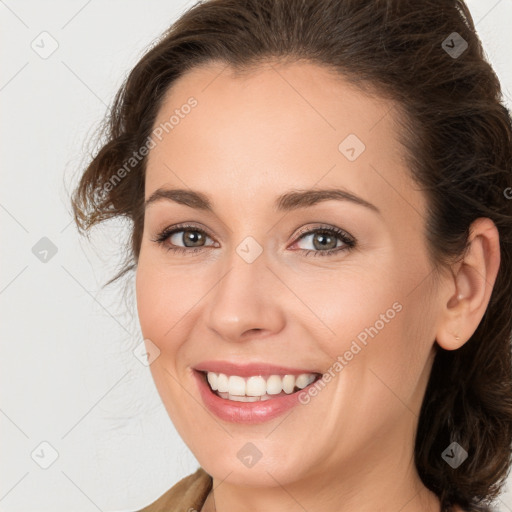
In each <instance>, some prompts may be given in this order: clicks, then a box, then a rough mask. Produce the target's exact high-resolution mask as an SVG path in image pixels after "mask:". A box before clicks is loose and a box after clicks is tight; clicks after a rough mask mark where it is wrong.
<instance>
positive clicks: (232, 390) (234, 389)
mask: <svg viewBox="0 0 512 512" xmlns="http://www.w3.org/2000/svg"><path fill="white" fill-rule="evenodd" d="M228 382H229V390H228V392H229V394H230V395H238V396H245V379H243V378H242V377H238V375H231V376H230V377H229V381H228Z"/></svg>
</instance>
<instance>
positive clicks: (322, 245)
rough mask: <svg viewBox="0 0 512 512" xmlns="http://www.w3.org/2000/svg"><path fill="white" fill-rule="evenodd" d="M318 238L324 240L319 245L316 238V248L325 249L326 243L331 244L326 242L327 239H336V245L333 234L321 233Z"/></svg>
mask: <svg viewBox="0 0 512 512" xmlns="http://www.w3.org/2000/svg"><path fill="white" fill-rule="evenodd" d="M318 239H322V240H324V242H320V244H319V246H318V247H317V244H316V240H317V239H315V243H314V245H315V248H316V249H318V248H324V249H325V247H326V245H328V244H329V243H328V242H327V243H326V242H325V241H326V240H327V241H329V240H330V241H331V242H332V241H333V240H334V245H336V240H335V239H334V237H332V236H331V235H325V234H319V235H318ZM331 248H332V249H334V247H329V249H331Z"/></svg>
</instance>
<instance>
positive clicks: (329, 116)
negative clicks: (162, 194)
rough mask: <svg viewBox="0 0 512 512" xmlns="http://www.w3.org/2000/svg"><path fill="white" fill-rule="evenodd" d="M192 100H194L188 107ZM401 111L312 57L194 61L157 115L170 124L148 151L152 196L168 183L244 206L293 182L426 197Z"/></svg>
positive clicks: (365, 194) (148, 183)
mask: <svg viewBox="0 0 512 512" xmlns="http://www.w3.org/2000/svg"><path fill="white" fill-rule="evenodd" d="M191 98H193V100H194V102H195V106H194V107H193V108H188V107H187V108H184V106H186V105H187V104H190V99H191ZM396 112H397V109H396V108H395V105H394V104H393V103H392V102H391V101H390V100H386V99H383V98H382V97H380V96H378V95H376V94H371V93H364V92H362V91H361V90H360V89H359V88H357V87H356V86H355V85H353V84H351V83H350V82H349V81H347V80H346V79H345V78H344V77H342V76H340V75H339V74H334V73H332V72H330V71H329V70H328V69H326V68H324V67H322V66H319V65H317V64H313V63H310V62H296V63H290V64H278V63H267V64H265V65H261V66H259V67H257V68H256V67H255V68H252V69H250V70H246V71H244V72H236V71H235V70H233V69H232V68H231V67H229V66H227V65H226V64H225V63H210V64H208V65H203V66H200V67H197V68H194V69H192V70H190V71H188V72H187V73H185V74H184V75H183V76H182V77H180V78H179V79H178V80H177V81H176V82H175V83H174V84H173V86H172V88H171V89H170V90H169V91H168V93H167V94H166V97H165V99H164V101H163V103H162V105H161V108H160V110H159V112H158V115H157V118H156V121H155V123H154V128H157V127H162V126H164V127H165V123H167V126H168V130H167V131H165V130H164V131H163V133H162V140H161V141H159V140H155V142H156V143H157V144H156V146H155V147H154V148H153V149H151V151H150V154H149V158H148V165H147V175H146V198H147V197H149V195H151V193H152V191H154V190H155V189H156V188H158V187H162V186H164V185H168V186H173V187H178V186H179V188H187V187H188V188H193V189H194V190H200V191H203V192H205V193H207V194H208V193H210V192H211V194H215V193H217V194H218V195H219V201H224V202H226V201H229V200H231V199H234V198H235V196H236V197H238V198H239V201H240V204H242V203H243V202H245V204H247V202H246V201H248V200H251V198H255V197H259V198H260V203H261V198H264V197H266V196H269V193H272V197H269V204H270V199H273V198H274V196H275V195H278V193H279V191H280V190H283V191H284V190H289V189H290V187H295V188H301V189H306V188H312V187H314V186H317V187H318V186H327V187H329V186H340V185H342V186H344V187H346V188H347V189H349V190H351V191H352V192H353V193H355V194H358V195H359V196H362V197H371V196H373V197H374V199H375V201H373V202H374V203H378V202H379V196H380V198H382V199H385V198H386V195H387V198H388V199H389V198H390V197H391V196H394V199H395V200H396V199H397V197H396V194H397V193H398V194H399V195H405V196H408V195H409V196H410V201H415V202H417V203H421V201H422V197H421V196H420V195H419V194H417V196H416V197H414V192H411V188H413V183H412V181H411V179H410V173H409V172H408V169H407V167H406V162H405V159H404V155H405V150H404V149H403V148H402V146H401V144H400V142H399V128H398V125H397V123H396V115H397V114H396ZM173 115H174V118H175V119H174V122H173V123H172V126H171V127H169V124H170V123H169V120H170V118H171V116H173ZM385 189H386V190H385ZM260 192H261V193H260ZM411 194H412V197H411ZM410 201H409V202H410ZM418 208H420V206H419V205H418Z"/></svg>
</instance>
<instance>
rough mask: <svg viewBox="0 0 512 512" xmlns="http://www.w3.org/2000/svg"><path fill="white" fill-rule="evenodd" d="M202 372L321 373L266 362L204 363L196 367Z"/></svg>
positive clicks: (237, 373) (251, 373) (245, 375)
mask: <svg viewBox="0 0 512 512" xmlns="http://www.w3.org/2000/svg"><path fill="white" fill-rule="evenodd" d="M194 369H195V370H197V371H201V372H215V373H224V374H226V375H239V376H240V377H250V376H251V375H300V374H301V373H315V374H316V373H319V372H316V371H314V370H311V369H309V368H291V367H289V366H280V365H275V364H271V363H265V362H254V363H243V364H240V363H231V362H229V361H203V362H201V363H199V364H198V365H196V366H195V367H194Z"/></svg>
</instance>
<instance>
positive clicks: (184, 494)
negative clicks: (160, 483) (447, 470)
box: [137, 467, 497, 512]
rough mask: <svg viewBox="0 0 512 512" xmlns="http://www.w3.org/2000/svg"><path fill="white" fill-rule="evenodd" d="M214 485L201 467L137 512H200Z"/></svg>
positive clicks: (481, 511)
mask: <svg viewBox="0 0 512 512" xmlns="http://www.w3.org/2000/svg"><path fill="white" fill-rule="evenodd" d="M212 485H213V479H212V477H211V476H210V475H209V474H208V473H207V472H206V471H205V470H204V469H203V468H201V467H200V468H198V469H197V471H196V472H195V473H192V474H190V475H188V476H186V477H184V478H182V479H181V480H180V481H179V482H178V483H176V484H175V485H173V486H172V487H171V488H170V489H169V490H168V491H166V492H165V493H164V494H162V496H160V498H158V499H157V500H156V501H154V502H153V503H151V504H149V505H148V506H146V507H144V508H143V509H141V510H138V511H137V512H199V511H200V510H201V508H202V507H203V505H204V502H205V501H206V498H207V496H208V493H209V492H210V491H211V489H212ZM466 512H493V511H492V510H491V509H490V508H488V507H487V506H484V505H480V506H478V505H475V506H474V507H473V508H471V509H470V510H468V511H466ZM496 512H497V511H496Z"/></svg>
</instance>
